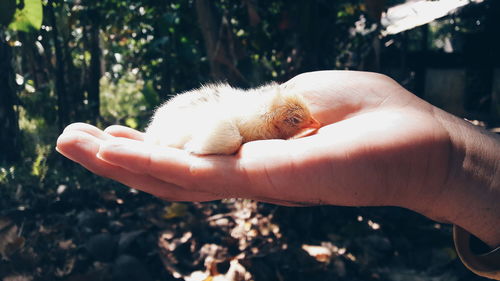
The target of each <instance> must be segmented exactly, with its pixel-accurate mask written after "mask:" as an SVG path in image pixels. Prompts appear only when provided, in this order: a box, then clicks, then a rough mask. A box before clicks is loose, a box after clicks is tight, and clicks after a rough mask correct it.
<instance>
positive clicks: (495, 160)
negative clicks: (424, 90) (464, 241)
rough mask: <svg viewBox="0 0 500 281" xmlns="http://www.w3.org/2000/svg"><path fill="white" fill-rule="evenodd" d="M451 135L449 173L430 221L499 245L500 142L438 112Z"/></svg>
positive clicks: (435, 112)
mask: <svg viewBox="0 0 500 281" xmlns="http://www.w3.org/2000/svg"><path fill="white" fill-rule="evenodd" d="M434 115H435V117H436V119H437V120H438V121H439V122H440V123H441V124H442V125H443V126H444V127H445V128H446V129H447V131H448V132H449V134H450V140H451V147H450V150H451V151H450V152H451V153H450V156H451V157H450V159H449V163H450V165H449V173H448V178H447V180H446V182H445V183H444V187H443V189H442V191H441V192H440V193H439V194H438V197H439V198H437V199H438V200H436V201H435V202H436V204H435V206H433V208H432V209H431V213H430V214H429V216H430V217H439V218H442V219H444V220H446V221H449V222H450V223H453V224H456V225H459V226H461V227H462V228H464V229H465V230H467V231H469V232H470V233H472V234H474V235H475V236H476V237H478V238H479V239H481V240H482V241H483V242H485V243H486V244H488V245H489V246H491V247H497V246H499V245H500V138H499V136H497V135H495V134H492V133H489V132H487V131H485V130H484V129H482V128H478V127H476V126H473V125H472V124H469V123H468V122H466V121H464V120H461V119H459V118H456V117H455V116H452V115H451V114H448V113H446V112H444V111H441V110H439V109H435V110H434Z"/></svg>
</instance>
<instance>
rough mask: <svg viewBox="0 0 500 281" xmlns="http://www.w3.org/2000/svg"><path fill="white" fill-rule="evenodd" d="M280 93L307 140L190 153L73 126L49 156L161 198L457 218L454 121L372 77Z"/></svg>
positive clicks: (325, 75)
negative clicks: (286, 95) (303, 121)
mask: <svg viewBox="0 0 500 281" xmlns="http://www.w3.org/2000/svg"><path fill="white" fill-rule="evenodd" d="M281 87H282V88H283V90H284V91H298V92H300V93H301V94H302V95H303V96H304V97H305V99H306V100H307V101H308V103H309V104H310V107H311V112H312V113H313V116H314V117H315V118H316V119H317V120H318V121H320V122H321V123H322V124H323V125H324V126H323V127H322V128H321V129H319V130H318V132H317V133H316V134H315V135H312V136H308V137H304V138H300V139H294V140H262V141H254V142H249V143H246V144H244V145H243V146H242V147H241V149H240V150H239V152H238V153H237V154H236V155H232V156H219V155H209V156H196V155H192V154H189V153H187V152H185V151H183V150H178V149H174V148H168V147H154V146H150V145H146V144H145V143H143V142H142V139H143V134H142V133H140V132H137V131H135V130H132V129H130V128H126V127H122V126H111V127H109V128H108V129H106V130H105V131H101V130H99V129H97V128H95V127H92V126H90V125H86V124H73V125H70V126H68V128H66V130H65V131H64V133H63V134H62V135H61V136H60V138H59V139H58V145H57V147H58V151H60V152H61V153H62V154H63V155H65V156H67V157H68V158H70V159H72V160H74V161H76V162H78V163H80V164H81V165H83V166H84V167H86V168H87V169H89V170H90V171H92V172H94V173H96V174H99V175H102V176H105V177H109V178H111V179H114V180H116V181H119V182H121V183H123V184H125V185H128V186H130V187H133V188H136V189H139V190H142V191H145V192H148V193H151V194H153V195H155V196H158V197H161V198H164V199H166V200H174V201H209V200H215V199H220V198H227V197H244V198H252V199H256V200H260V201H265V202H272V203H277V204H283V205H313V204H335V205H348V206H377V205H393V206H401V207H406V208H410V209H413V210H416V211H418V212H421V213H423V214H424V215H427V216H430V217H433V218H439V219H443V220H448V221H452V222H455V221H456V220H458V219H457V218H456V217H455V216H454V215H453V211H454V210H456V209H457V208H458V206H456V204H455V203H454V202H451V201H450V200H449V198H448V197H449V196H450V194H455V193H456V192H455V190H450V186H452V185H454V184H455V183H456V182H455V181H454V179H453V178H450V176H452V173H455V172H457V169H459V168H460V165H461V164H462V163H461V162H460V155H461V152H462V151H461V150H460V149H459V148H457V146H458V145H459V143H460V140H457V138H456V137H455V136H456V135H457V134H453V133H450V127H452V126H454V124H456V123H457V121H456V120H455V119H453V118H451V117H449V116H447V114H446V113H444V112H442V111H440V110H438V109H437V108H435V107H433V106H431V105H430V104H428V103H426V102H424V101H422V100H420V99H419V98H417V97H416V96H414V95H413V94H411V93H409V92H408V91H406V90H405V89H403V88H402V87H401V86H400V85H398V84H397V83H396V82H394V81H393V80H391V79H389V78H387V77H386V76H383V75H379V74H374V73H366V72H350V71H321V72H311V73H305V74H302V75H299V76H297V77H295V78H293V79H291V80H290V81H288V82H286V83H285V84H283V85H281ZM450 120H451V121H450ZM460 126H462V124H460ZM468 130H472V129H470V128H469V129H468ZM453 159H455V160H456V159H458V162H460V163H458V162H457V161H452V160H453ZM457 190H458V191H459V192H461V189H457ZM451 191H453V192H451ZM452 198H453V197H452ZM455 199H456V198H455ZM459 199H460V198H459ZM454 204H455V205H454ZM447 205H449V208H446V206H447ZM443 206H445V208H444V209H443V208H442V207H443ZM465 228H466V229H467V227H465ZM469 230H470V228H469ZM485 241H486V240H485Z"/></svg>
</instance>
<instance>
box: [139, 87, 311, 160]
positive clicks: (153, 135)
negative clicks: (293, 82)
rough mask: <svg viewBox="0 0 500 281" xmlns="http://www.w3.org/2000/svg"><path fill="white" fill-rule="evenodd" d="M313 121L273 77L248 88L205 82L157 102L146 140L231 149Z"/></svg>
mask: <svg viewBox="0 0 500 281" xmlns="http://www.w3.org/2000/svg"><path fill="white" fill-rule="evenodd" d="M318 127H319V123H318V122H317V121H316V120H315V119H314V118H313V117H312V116H311V113H310V111H309V109H308V106H307V104H306V103H305V101H304V99H303V98H302V96H300V95H299V94H287V93H282V92H280V88H279V85H278V84H276V83H272V84H268V85H265V86H262V87H260V88H255V89H249V90H242V89H237V88H233V87H231V86H229V85H227V84H209V85H205V86H203V87H201V88H199V89H195V90H191V91H188V92H185V93H182V94H179V95H177V96H175V97H174V98H172V99H170V100H169V101H167V102H166V103H164V104H163V105H161V106H160V107H159V108H158V109H157V110H156V111H155V113H154V115H153V118H152V119H151V122H150V124H149V126H148V128H147V129H146V138H145V141H146V142H148V143H151V144H156V145H160V146H169V147H175V148H180V149H185V150H187V151H189V152H191V153H194V154H233V153H235V152H236V151H237V150H238V149H239V147H240V146H241V144H243V143H246V142H249V141H253V140H261V139H288V138H291V137H293V136H295V135H297V134H298V133H300V132H302V131H304V130H307V129H311V128H318Z"/></svg>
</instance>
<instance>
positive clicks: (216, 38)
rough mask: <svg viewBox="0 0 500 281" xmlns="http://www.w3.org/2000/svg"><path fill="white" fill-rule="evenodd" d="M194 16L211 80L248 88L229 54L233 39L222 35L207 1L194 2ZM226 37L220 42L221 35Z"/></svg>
mask: <svg viewBox="0 0 500 281" xmlns="http://www.w3.org/2000/svg"><path fill="white" fill-rule="evenodd" d="M196 14H197V16H198V21H199V23H200V28H201V33H202V35H203V40H204V42H205V49H206V51H207V56H208V60H209V63H210V74H211V76H212V78H214V79H215V80H219V81H226V80H227V81H229V82H231V83H233V84H237V85H239V86H248V84H249V83H248V81H247V80H246V79H245V78H244V77H243V75H242V74H241V73H240V71H239V70H238V69H237V68H236V65H235V62H236V60H237V58H236V57H234V56H232V55H231V53H230V52H229V46H231V45H233V46H234V45H235V44H234V42H233V41H234V37H232V36H231V34H228V33H230V32H232V31H230V30H229V31H227V30H226V31H227V32H226V33H224V32H223V31H224V30H223V29H222V28H223V27H224V26H222V25H219V24H217V23H218V22H222V20H221V19H218V20H216V19H215V16H214V11H213V7H212V5H211V3H210V1H208V0H196ZM224 34H225V35H227V36H226V37H227V38H225V39H226V40H222V39H223V38H222V35H224Z"/></svg>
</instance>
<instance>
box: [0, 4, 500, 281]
mask: <svg viewBox="0 0 500 281" xmlns="http://www.w3.org/2000/svg"><path fill="white" fill-rule="evenodd" d="M499 30H500V1H497V0H434V1H425V0H407V1H403V0H387V1H384V0H364V1H363V0H351V1H349V0H315V1H298V0H291V1H284V0H270V1H262V0H215V1H208V0H177V1H174V0H173V1H166V0H103V1H91V0H3V1H2V2H1V3H0V124H1V126H2V131H1V133H0V279H2V280H118V279H121V280H124V279H126V280H179V278H181V279H182V278H184V279H186V280H211V279H208V278H215V277H216V276H219V277H220V276H222V274H226V275H228V274H229V273H230V272H232V273H231V274H233V275H231V276H232V277H231V276H226V275H225V276H226V277H224V278H226V279H223V280H250V279H252V280H326V279H328V280H480V279H481V278H479V277H475V276H473V275H472V274H471V273H470V272H468V271H467V270H465V269H464V268H463V266H462V265H461V263H460V262H459V261H458V260H457V258H456V255H455V253H454V251H453V246H452V245H451V238H450V236H449V227H447V226H444V225H441V224H437V223H434V222H432V221H429V220H427V219H425V218H422V217H420V216H418V215H415V214H412V213H410V212H407V211H405V210H400V209H394V208H382V209H376V208H340V207H317V208H304V209H288V208H283V207H275V206H271V205H266V204H255V203H254V202H250V201H246V200H236V201H231V200H228V201H223V202H216V203H207V204H181V203H173V204H172V203H168V202H162V201H160V200H158V199H155V198H152V197H150V196H148V195H145V194H141V193H137V192H134V191H129V190H128V189H126V188H123V187H122V186H120V185H119V184H117V183H114V182H111V181H108V180H105V179H100V178H97V177H95V176H93V175H90V174H89V173H88V172H86V171H84V170H83V169H82V168H81V167H79V166H77V165H74V164H73V163H71V162H70V161H68V160H65V159H63V158H62V157H61V156H59V155H58V154H57V153H56V152H55V151H54V150H53V148H54V144H55V141H56V138H57V136H58V135H59V133H60V132H61V130H62V129H63V128H64V127H65V126H66V125H68V124H70V123H72V122H77V121H81V122H89V123H92V124H95V125H98V126H100V127H105V126H108V125H110V124H123V125H127V126H130V127H133V128H136V129H142V128H144V126H145V125H146V122H147V120H148V118H149V116H150V115H151V111H152V110H153V109H154V108H155V107H156V106H157V105H159V104H160V102H162V101H164V100H166V99H168V98H169V97H171V96H172V95H174V94H175V93H178V92H181V91H184V90H188V89H191V88H194V87H198V86H199V85H200V84H202V83H205V82H210V81H227V82H229V83H230V84H232V85H234V86H238V87H252V86H257V85H260V84H262V83H265V82H268V81H270V80H275V81H279V82H284V81H286V80H287V79H290V78H291V77H293V76H295V75H297V74H299V73H303V72H307V71H315V70H325V69H351V70H366V71H376V72H381V73H385V74H387V75H389V76H391V77H392V78H394V79H395V80H397V81H398V82H399V83H401V84H402V85H403V86H405V87H406V88H407V89H409V90H410V91H411V92H413V93H415V94H416V95H418V96H420V97H422V98H424V99H426V100H428V101H429V102H431V103H433V104H435V105H437V106H439V107H441V108H443V109H445V110H447V111H449V112H451V113H454V114H456V115H458V116H461V117H463V118H467V119H469V120H474V123H475V124H478V125H482V126H486V127H487V128H490V129H493V130H498V129H495V127H498V126H499V125H500V52H499V50H500V36H499V35H500V34H499ZM409 218H411V219H414V220H410V219H409ZM325 222H327V223H325ZM214 237H215V238H214ZM236 261H238V262H236ZM297 265H299V266H297ZM238 270H239V271H238ZM234 272H236V273H234ZM238 272H239V273H238ZM235 274H236V275H237V276H236V275H235ZM238 274H239V275H238ZM238 276H239V277H238ZM16 278H17V279H16ZM189 278H191V279H189ZM221 278H222V277H221ZM238 278H239V279H238ZM249 278H250V279H249Z"/></svg>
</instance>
